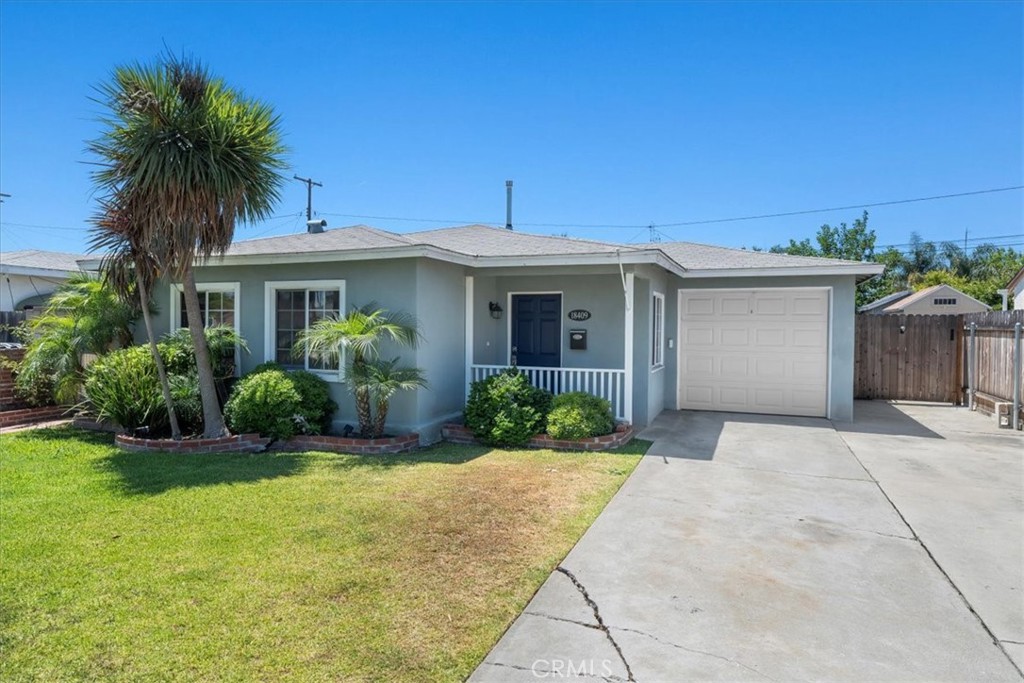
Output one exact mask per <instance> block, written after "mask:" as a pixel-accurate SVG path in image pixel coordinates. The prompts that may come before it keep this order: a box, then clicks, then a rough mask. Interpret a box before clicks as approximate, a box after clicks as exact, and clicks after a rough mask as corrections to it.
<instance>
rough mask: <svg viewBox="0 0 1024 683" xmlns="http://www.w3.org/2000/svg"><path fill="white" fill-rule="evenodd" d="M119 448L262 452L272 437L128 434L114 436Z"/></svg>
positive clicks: (148, 450) (153, 450)
mask: <svg viewBox="0 0 1024 683" xmlns="http://www.w3.org/2000/svg"><path fill="white" fill-rule="evenodd" d="M114 443H115V444H117V446H118V448H121V449H123V450H126V451H132V452H135V453H140V452H141V453H156V452H158V451H167V452H169V453H260V452H262V451H265V450H266V449H267V444H269V443H270V439H266V438H263V437H261V436H260V435H259V434H233V435H231V436H222V437H220V438H217V439H181V440H180V441H175V440H174V439H140V438H138V437H134V436H128V435H127V434H118V435H117V436H115V437H114Z"/></svg>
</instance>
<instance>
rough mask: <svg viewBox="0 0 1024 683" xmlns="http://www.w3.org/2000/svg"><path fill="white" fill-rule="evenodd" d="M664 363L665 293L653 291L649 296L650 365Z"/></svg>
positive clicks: (659, 365)
mask: <svg viewBox="0 0 1024 683" xmlns="http://www.w3.org/2000/svg"><path fill="white" fill-rule="evenodd" d="M664 365H665V295H664V294H659V293H658V292H654V296H653V297H652V298H651V367H653V368H660V367H663V366H664Z"/></svg>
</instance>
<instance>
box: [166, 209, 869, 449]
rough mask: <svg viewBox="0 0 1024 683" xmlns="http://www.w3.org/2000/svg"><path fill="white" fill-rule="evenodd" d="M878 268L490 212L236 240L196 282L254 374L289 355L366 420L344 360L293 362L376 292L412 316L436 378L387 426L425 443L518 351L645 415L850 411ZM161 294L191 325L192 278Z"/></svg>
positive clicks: (569, 383)
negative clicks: (858, 306)
mask: <svg viewBox="0 0 1024 683" xmlns="http://www.w3.org/2000/svg"><path fill="white" fill-rule="evenodd" d="M882 268H883V267H882V266H881V265H878V264H872V263H857V262H850V261H840V260H835V259H822V258H810V257H802V256H788V255H783V254H773V253H767V252H754V251H745V250H738V249H726V248H721V247H711V246H705V245H700V244H691V243H687V242H672V243H659V244H651V245H646V246H637V245H621V244H612V243H607V242H596V241H587V240H578V239H568V238H559V237H547V236H540V235H531V234H526V233H521V232H513V231H510V230H504V229H499V228H492V227H486V226H481V225H472V226H466V227H458V228H446V229H440V230H430V231H425V232H417V233H405V234H396V233H390V232H385V231H383V230H377V229H374V228H370V227H366V226H355V227H349V228H340V229H334V230H328V231H325V232H321V233H303V234H298V235H288V236H283V237H270V238H264V239H253V240H247V241H242V242H236V243H235V244H233V245H232V246H231V248H230V249H229V250H228V252H227V254H226V255H225V256H223V257H222V258H216V259H213V260H211V261H210V262H209V263H208V264H206V265H205V266H202V267H198V268H197V269H196V279H197V281H198V283H199V289H200V292H201V294H200V297H201V301H202V303H203V305H204V307H205V315H206V317H207V320H208V322H216V321H222V322H225V323H228V324H232V325H234V326H235V328H236V329H237V330H238V331H239V332H240V333H241V334H242V336H243V337H244V338H245V339H246V340H247V341H248V346H249V351H250V353H249V354H247V355H244V356H243V358H242V361H241V366H242V371H243V372H244V371H247V370H250V369H251V368H253V367H254V366H255V365H256V364H258V363H261V362H263V361H265V360H277V361H279V362H281V363H284V364H286V365H294V366H296V367H307V368H309V369H310V370H313V371H314V372H317V373H318V374H320V375H321V376H323V377H324V378H325V379H327V380H328V381H329V382H330V383H331V386H332V394H333V396H334V398H335V400H336V401H338V403H339V405H340V408H339V410H338V413H337V415H336V419H335V423H336V425H338V426H341V425H344V424H346V423H354V422H355V421H356V420H355V411H354V407H353V404H352V400H351V398H350V397H349V396H348V393H347V392H346V391H345V387H344V386H343V385H342V379H343V376H342V372H343V371H342V370H341V369H339V368H323V367H316V365H315V364H314V363H312V362H311V361H310V360H309V359H308V358H302V357H299V358H297V359H296V358H294V357H293V356H292V353H291V350H292V344H293V342H294V340H295V337H296V335H297V334H298V332H299V331H301V330H302V329H304V328H305V327H306V326H307V325H308V324H309V321H310V320H311V319H314V320H315V319H316V318H318V317H321V316H324V315H333V314H337V313H339V312H343V311H345V310H347V309H349V308H350V307H352V306H358V305H364V304H367V303H369V302H377V303H378V304H379V305H381V306H383V307H385V308H387V309H390V310H401V311H405V312H408V313H411V314H413V315H415V316H416V318H417V319H418V321H419V327H420V332H421V333H422V336H423V341H422V343H420V345H419V346H418V348H416V349H413V350H402V351H398V350H394V351H393V352H394V354H395V355H399V353H401V355H402V356H403V362H405V363H409V364H414V365H417V366H419V367H421V368H423V369H424V370H425V372H426V376H427V379H428V380H429V382H430V386H429V388H428V389H426V390H420V391H416V392H406V393H400V394H399V395H397V396H396V397H395V399H394V401H393V403H392V410H391V413H390V415H389V418H390V423H389V425H390V427H389V428H390V429H392V430H395V431H399V430H415V431H418V432H419V433H420V434H421V438H422V439H423V441H425V442H429V441H432V440H436V439H437V438H438V434H439V432H440V426H441V425H442V424H443V423H444V422H446V421H450V420H452V419H455V418H457V417H458V416H459V415H460V414H461V411H462V409H463V406H464V404H465V399H466V395H467V393H468V388H469V383H470V382H471V381H473V380H476V379H481V378H483V377H486V376H488V375H491V374H494V373H496V372H499V371H500V369H501V368H504V367H506V366H508V365H510V364H516V365H518V366H519V367H520V368H521V369H523V370H524V371H526V372H528V373H529V375H530V377H531V379H532V381H534V383H536V384H538V385H541V386H545V387H547V388H549V389H551V390H552V391H555V392H564V391H570V390H582V391H588V392H591V393H594V394H597V395H600V396H604V397H606V398H608V399H609V400H610V401H611V403H612V407H613V410H614V412H615V414H616V417H617V418H618V419H620V420H627V421H630V422H632V423H634V424H636V425H646V424H648V423H650V421H651V420H652V419H653V418H654V417H655V416H656V415H657V414H658V413H660V412H661V411H662V410H664V409H666V408H671V409H674V408H689V409H705V410H724V411H735V412H752V413H773V414H784V415H812V416H819V417H831V418H833V419H836V420H850V419H852V417H853V358H854V348H853V344H854V334H853V333H854V312H855V309H854V290H855V287H856V284H857V283H858V282H860V281H862V280H865V279H867V278H869V277H872V276H874V275H877V274H879V273H880V272H881V271H882ZM157 291H158V292H162V293H161V294H159V298H158V302H157V303H158V304H159V305H160V308H161V311H160V313H159V314H158V315H157V316H156V319H155V325H156V328H157V331H158V332H159V333H163V332H167V331H169V330H171V329H173V328H177V327H178V326H181V325H182V304H181V292H180V288H179V287H178V286H176V285H164V286H162V287H160V288H159V289H158V290H157ZM164 302H167V305H166V306H164V305H163V304H164ZM391 352H392V350H391V349H385V350H384V353H385V354H389V353H391Z"/></svg>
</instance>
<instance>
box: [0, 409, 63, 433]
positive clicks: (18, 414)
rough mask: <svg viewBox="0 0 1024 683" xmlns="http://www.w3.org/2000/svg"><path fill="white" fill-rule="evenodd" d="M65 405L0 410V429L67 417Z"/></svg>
mask: <svg viewBox="0 0 1024 683" xmlns="http://www.w3.org/2000/svg"><path fill="white" fill-rule="evenodd" d="M68 410H69V408H67V407H66V406H42V407H39V408H20V409H18V410H4V411H3V412H0V429H12V428H14V427H25V426H27V425H33V424H36V423H39V422H51V421H53V420H60V419H61V418H65V417H68V415H67V413H68Z"/></svg>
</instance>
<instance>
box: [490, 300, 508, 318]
mask: <svg viewBox="0 0 1024 683" xmlns="http://www.w3.org/2000/svg"><path fill="white" fill-rule="evenodd" d="M487 305H488V307H489V308H490V309H491V317H492V318H494V319H495V320H501V314H502V313H504V312H505V309H504V308H502V307H501V304H499V303H498V302H496V301H492V302H490V303H489V304H487Z"/></svg>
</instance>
